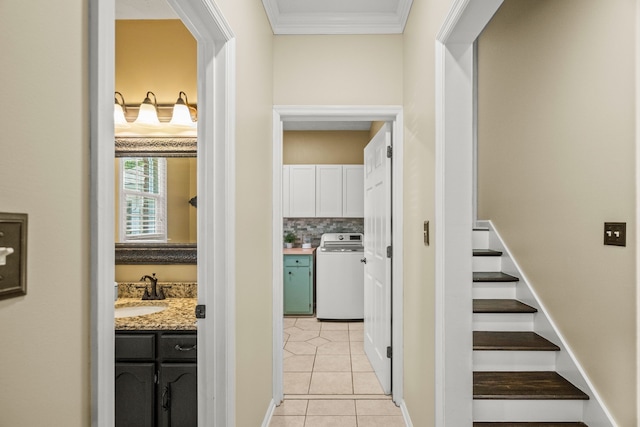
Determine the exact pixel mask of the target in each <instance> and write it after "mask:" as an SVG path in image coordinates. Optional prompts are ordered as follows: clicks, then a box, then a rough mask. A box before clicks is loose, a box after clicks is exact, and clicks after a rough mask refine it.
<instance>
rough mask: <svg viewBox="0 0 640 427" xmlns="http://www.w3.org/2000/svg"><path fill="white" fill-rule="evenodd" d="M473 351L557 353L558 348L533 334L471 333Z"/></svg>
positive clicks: (524, 332)
mask: <svg viewBox="0 0 640 427" xmlns="http://www.w3.org/2000/svg"><path fill="white" fill-rule="evenodd" d="M473 349H474V350H480V351H481V350H501V351H559V350H560V347H558V346H557V345H555V344H554V343H552V342H551V341H549V340H547V339H546V338H543V337H541V336H540V335H538V334H536V333H535V332H528V331H522V332H502V331H473Z"/></svg>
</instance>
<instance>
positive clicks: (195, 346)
mask: <svg viewBox="0 0 640 427" xmlns="http://www.w3.org/2000/svg"><path fill="white" fill-rule="evenodd" d="M174 348H175V349H176V350H178V351H191V350H195V349H197V348H198V344H194V345H192V346H191V347H183V346H181V345H180V344H176V346H175V347H174Z"/></svg>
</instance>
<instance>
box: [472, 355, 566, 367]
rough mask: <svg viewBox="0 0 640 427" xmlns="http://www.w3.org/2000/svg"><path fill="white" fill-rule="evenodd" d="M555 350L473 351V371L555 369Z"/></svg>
mask: <svg viewBox="0 0 640 427" xmlns="http://www.w3.org/2000/svg"><path fill="white" fill-rule="evenodd" d="M555 369H556V352H555V351H494V350H490V351H485V350H475V351H474V352H473V370H474V371H555Z"/></svg>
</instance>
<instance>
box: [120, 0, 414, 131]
mask: <svg viewBox="0 0 640 427" xmlns="http://www.w3.org/2000/svg"><path fill="white" fill-rule="evenodd" d="M262 3H263V5H264V9H265V11H266V13H267V17H268V18H269V22H270V23H271V28H272V29H273V33H274V34H291V35H293V34H401V33H402V32H403V31H404V26H405V24H406V22H407V18H408V16H409V11H410V9H411V4H412V3H413V0H262ZM115 16H116V19H178V15H177V14H176V13H175V12H174V11H173V9H172V8H171V6H169V4H168V3H167V1H166V0H116V13H115ZM370 126H371V122H285V123H284V129H285V130H368V129H369V128H370Z"/></svg>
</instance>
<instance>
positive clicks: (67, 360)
mask: <svg viewBox="0 0 640 427" xmlns="http://www.w3.org/2000/svg"><path fill="white" fill-rule="evenodd" d="M87 7H88V2H86V1H81V0H69V1H65V2H50V1H43V0H34V1H30V2H22V1H4V2H2V13H0V52H2V67H0V82H2V83H1V84H0V86H1V87H2V89H0V92H1V93H2V99H3V103H4V105H5V106H6V108H3V109H2V114H0V126H1V127H2V129H3V136H2V138H0V153H1V154H0V211H1V212H20V213H27V214H28V215H29V227H28V252H27V263H28V266H27V295H26V296H23V297H17V298H11V299H7V300H3V301H0V337H1V339H2V351H1V352H0V366H2V368H1V369H0V384H2V387H0V414H1V415H0V424H2V425H3V426H5V425H6V426H48V425H56V426H65V427H86V426H88V425H90V383H89V376H90V375H89V360H90V355H89V323H90V322H89V289H90V284H89V236H90V232H89V173H90V171H89V132H88V130H89V126H88V123H89V114H88V68H87V64H88V63H89V60H88V56H87V52H88V46H87V40H88V37H87V34H88V32H87V28H88V27H87V17H88V10H87ZM61 23H64V24H63V25H62V24H61ZM61 103H63V108H61V107H60V106H61ZM27 112H28V113H27Z"/></svg>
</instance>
